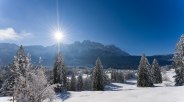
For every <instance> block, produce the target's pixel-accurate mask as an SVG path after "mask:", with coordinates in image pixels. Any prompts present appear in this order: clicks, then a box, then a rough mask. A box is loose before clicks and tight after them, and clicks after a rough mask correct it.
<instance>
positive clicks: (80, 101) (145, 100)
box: [0, 70, 184, 102]
mask: <svg viewBox="0 0 184 102" xmlns="http://www.w3.org/2000/svg"><path fill="white" fill-rule="evenodd" d="M166 75H167V76H168V77H169V79H170V81H164V82H163V83H162V84H156V85H155V86H156V87H152V88H137V87H136V81H135V80H129V81H127V82H126V83H125V84H120V83H113V84H111V85H108V86H106V91H82V92H69V94H68V95H66V96H65V98H63V100H61V99H57V100H55V101H54V102H184V86H180V87H175V86H174V79H173V78H172V76H173V75H174V70H171V71H167V73H166ZM8 99H9V98H7V97H1V98H0V102H10V101H8Z"/></svg>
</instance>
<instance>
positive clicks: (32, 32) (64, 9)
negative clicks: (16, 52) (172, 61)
mask: <svg viewBox="0 0 184 102" xmlns="http://www.w3.org/2000/svg"><path fill="white" fill-rule="evenodd" d="M58 2H59V3H58V13H59V21H60V23H59V24H60V26H61V28H62V30H64V32H65V33H66V39H65V40H64V43H72V42H74V41H83V40H92V41H96V42H101V43H103V44H114V45H116V46H118V47H120V48H121V49H122V50H124V51H127V52H128V53H130V54H133V55H141V54H142V53H146V54H147V55H155V54H170V53H173V52H174V49H175V45H176V42H177V41H178V39H179V37H180V35H181V34H182V33H184V6H183V5H184V1H183V0H58ZM56 8H57V6H56V0H0V42H10V43H17V44H24V45H43V46H47V45H52V44H54V39H53V38H52V34H53V32H54V30H55V29H56V27H57V14H56V11H57V10H56Z"/></svg>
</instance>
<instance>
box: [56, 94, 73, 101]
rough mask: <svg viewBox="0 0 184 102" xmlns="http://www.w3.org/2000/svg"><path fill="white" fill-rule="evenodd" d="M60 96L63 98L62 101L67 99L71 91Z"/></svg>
mask: <svg viewBox="0 0 184 102" xmlns="http://www.w3.org/2000/svg"><path fill="white" fill-rule="evenodd" d="M59 96H60V98H61V99H62V101H65V100H67V99H68V98H70V96H71V94H70V93H69V92H63V93H61V94H60V95H59Z"/></svg>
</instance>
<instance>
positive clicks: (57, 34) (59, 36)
mask: <svg viewBox="0 0 184 102" xmlns="http://www.w3.org/2000/svg"><path fill="white" fill-rule="evenodd" d="M54 37H55V39H56V40H57V41H58V42H61V41H62V40H63V38H64V34H63V33H62V32H61V31H56V32H55V33H54Z"/></svg>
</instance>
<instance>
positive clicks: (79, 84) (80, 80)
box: [77, 74, 83, 91]
mask: <svg viewBox="0 0 184 102" xmlns="http://www.w3.org/2000/svg"><path fill="white" fill-rule="evenodd" d="M77 90H78V91H83V78H82V74H79V76H78V78H77Z"/></svg>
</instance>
